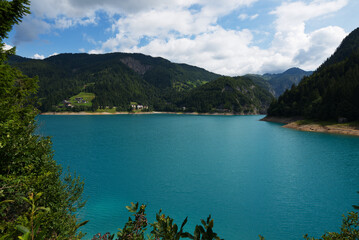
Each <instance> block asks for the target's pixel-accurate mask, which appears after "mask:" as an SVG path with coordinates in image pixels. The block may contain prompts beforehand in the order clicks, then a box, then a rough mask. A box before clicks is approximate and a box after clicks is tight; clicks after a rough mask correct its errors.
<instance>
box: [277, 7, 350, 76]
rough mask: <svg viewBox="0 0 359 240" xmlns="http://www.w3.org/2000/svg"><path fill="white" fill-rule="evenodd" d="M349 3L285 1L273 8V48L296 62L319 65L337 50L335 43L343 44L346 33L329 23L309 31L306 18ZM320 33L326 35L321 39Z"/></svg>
mask: <svg viewBox="0 0 359 240" xmlns="http://www.w3.org/2000/svg"><path fill="white" fill-rule="evenodd" d="M347 3H348V1H347V0H332V1H324V0H313V1H312V2H310V3H305V2H303V1H296V2H285V3H283V4H282V5H281V6H279V7H278V8H277V9H276V10H274V11H272V12H271V14H273V15H276V17H277V19H276V20H275V29H276V33H275V36H274V40H273V41H272V47H271V48H272V50H273V51H274V52H276V53H279V54H281V55H283V56H289V57H290V58H291V59H292V64H299V65H298V66H299V67H303V68H308V67H310V68H311V69H315V68H316V67H317V66H319V65H320V64H321V63H322V62H323V61H324V60H325V59H326V58H327V57H329V56H330V54H331V53H333V51H334V50H335V46H338V45H339V44H340V42H341V41H342V39H343V38H344V37H345V35H346V33H345V31H344V30H343V29H341V28H339V27H327V28H322V29H317V30H316V31H314V32H312V33H310V32H309V33H307V32H306V22H307V21H309V20H312V19H315V18H317V17H320V16H325V15H328V14H331V13H333V12H336V11H338V10H340V9H341V8H343V7H344V6H345V5H346V4H347ZM318 36H325V37H326V39H321V40H320V39H318ZM333 49H334V50H333ZM305 56H306V57H307V58H306V57H305Z"/></svg>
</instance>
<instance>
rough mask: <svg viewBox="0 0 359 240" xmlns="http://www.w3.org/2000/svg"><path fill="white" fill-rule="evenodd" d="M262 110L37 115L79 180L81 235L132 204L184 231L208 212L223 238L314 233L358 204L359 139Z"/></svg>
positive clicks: (276, 239)
mask: <svg viewBox="0 0 359 240" xmlns="http://www.w3.org/2000/svg"><path fill="white" fill-rule="evenodd" d="M261 117H262V116H189V115H185V116H184V115H113V116H40V117H39V122H40V129H39V131H40V133H41V134H44V135H50V136H52V140H53V148H54V150H55V159H56V160H57V161H58V162H59V163H60V164H62V165H63V166H64V168H66V167H67V166H69V167H70V168H71V170H72V171H76V172H77V173H78V174H79V175H81V177H83V178H84V179H85V193H84V194H85V196H87V197H88V203H87V205H86V207H85V209H84V210H83V211H82V213H81V215H82V217H83V218H84V219H86V220H90V222H89V223H88V224H87V225H86V226H85V227H84V228H83V230H84V231H87V232H88V238H90V236H92V235H93V234H95V233H97V232H102V233H105V232H107V231H110V232H112V233H115V232H117V229H118V228H119V227H121V228H122V227H123V225H124V223H125V222H126V220H127V219H128V217H129V214H128V213H127V211H126V209H125V206H126V205H129V204H130V202H140V203H145V204H147V206H148V207H147V209H148V211H147V212H148V215H149V218H150V220H151V221H153V220H154V215H155V212H157V211H158V210H159V209H161V208H162V209H163V211H164V213H166V214H168V215H170V216H171V217H173V218H174V219H175V222H176V223H177V224H178V225H180V224H181V223H182V221H183V219H184V218H185V217H186V216H188V218H189V222H188V224H187V226H188V227H187V230H188V231H192V230H193V229H194V226H195V225H196V224H199V223H200V219H202V218H206V217H207V216H208V215H209V214H212V217H213V218H214V221H215V225H214V230H215V231H216V232H217V233H218V234H219V236H220V237H222V238H225V239H227V240H232V239H233V240H237V239H243V240H253V239H258V235H259V234H262V235H264V236H265V237H266V239H268V240H271V239H273V240H288V239H294V240H296V239H303V237H302V236H303V234H305V233H308V234H309V235H311V236H316V237H319V236H320V235H321V234H322V233H324V232H325V231H337V230H338V227H339V226H340V223H341V215H342V214H343V213H346V212H348V211H351V210H352V207H351V205H353V204H358V203H359V194H357V193H356V192H357V191H358V190H359V171H358V170H359V138H358V137H350V136H341V135H331V134H323V133H308V132H300V131H296V130H292V129H285V128H282V127H281V125H280V124H275V123H268V122H261V121H258V120H259V119H260V118H261Z"/></svg>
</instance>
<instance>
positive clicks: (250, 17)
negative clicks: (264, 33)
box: [238, 13, 259, 20]
mask: <svg viewBox="0 0 359 240" xmlns="http://www.w3.org/2000/svg"><path fill="white" fill-rule="evenodd" d="M257 17H259V14H254V15H252V16H249V15H248V14H245V13H242V14H240V15H239V16H238V18H239V19H240V20H247V19H250V20H254V19H256V18H257Z"/></svg>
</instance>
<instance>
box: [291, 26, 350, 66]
mask: <svg viewBox="0 0 359 240" xmlns="http://www.w3.org/2000/svg"><path fill="white" fill-rule="evenodd" d="M346 35H347V33H346V32H345V31H344V30H343V29H342V28H340V27H334V26H329V27H326V28H322V29H319V30H317V31H314V32H312V33H310V34H308V38H309V46H308V48H307V49H301V50H300V51H299V53H298V54H297V55H296V56H295V57H294V62H295V63H297V64H298V65H300V66H302V67H303V68H305V69H315V68H316V67H318V64H320V63H322V62H323V61H324V60H325V58H326V57H329V56H330V55H331V54H333V53H334V51H335V49H336V48H337V47H338V46H339V43H340V42H341V41H342V40H343V38H344V37H346Z"/></svg>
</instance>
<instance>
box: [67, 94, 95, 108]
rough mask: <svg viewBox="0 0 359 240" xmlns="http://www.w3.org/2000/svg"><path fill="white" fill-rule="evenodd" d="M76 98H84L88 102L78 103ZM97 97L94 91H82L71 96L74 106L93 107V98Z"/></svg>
mask: <svg viewBox="0 0 359 240" xmlns="http://www.w3.org/2000/svg"><path fill="white" fill-rule="evenodd" d="M76 98H83V100H85V101H86V103H77V101H76ZM94 98H95V94H94V93H87V92H80V93H79V94H77V95H75V96H72V97H70V100H69V101H70V102H71V105H73V106H84V107H92V100H93V99H94Z"/></svg>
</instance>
